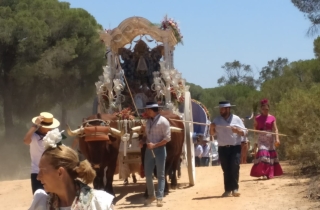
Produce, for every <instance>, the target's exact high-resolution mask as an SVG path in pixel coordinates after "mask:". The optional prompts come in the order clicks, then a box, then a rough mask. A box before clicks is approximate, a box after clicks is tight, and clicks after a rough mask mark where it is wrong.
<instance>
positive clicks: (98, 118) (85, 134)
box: [67, 111, 184, 195]
mask: <svg viewBox="0 0 320 210" xmlns="http://www.w3.org/2000/svg"><path fill="white" fill-rule="evenodd" d="M160 114H161V115H162V116H164V117H165V118H167V119H168V120H169V122H170V126H171V141H170V142H169V143H167V145H166V148H167V160H166V175H169V174H170V173H169V172H171V171H174V172H176V170H177V167H178V164H179V160H180V155H181V152H182V146H183V141H184V131H183V129H184V124H183V123H182V122H177V121H171V120H170V119H180V117H179V116H178V115H176V114H173V113H171V112H168V111H161V112H160ZM117 120H118V117H117V116H116V115H115V114H97V115H92V116H90V117H88V118H86V119H85V120H84V122H83V123H82V125H81V127H80V128H79V129H76V130H74V131H72V130H71V129H70V128H69V127H67V132H68V135H70V136H78V138H79V149H80V151H81V153H82V154H83V155H84V156H85V157H86V159H87V160H88V161H89V162H90V163H91V165H92V166H93V168H94V169H95V170H96V173H97V176H96V178H95V180H94V182H93V186H94V188H95V189H104V190H105V191H106V192H108V193H110V194H112V195H115V193H114V191H113V186H112V183H113V176H114V174H115V171H116V166H117V158H118V154H119V146H120V141H121V136H122V135H123V134H124V132H123V131H119V130H118V129H116V128H117V127H118V124H117ZM140 130H141V126H135V127H133V128H132V130H131V136H132V135H134V134H135V135H136V136H137V134H138V135H140V137H142V135H141V133H140ZM141 155H142V157H144V153H143V150H142V154H141ZM105 168H106V169H107V170H106V171H104V169H105ZM104 173H106V177H104ZM174 174H176V173H174ZM104 178H106V184H105V185H104V183H103V180H104ZM176 186H177V177H176V175H174V176H172V177H171V187H172V188H176ZM165 192H167V193H168V192H169V188H168V183H167V179H166V184H165Z"/></svg>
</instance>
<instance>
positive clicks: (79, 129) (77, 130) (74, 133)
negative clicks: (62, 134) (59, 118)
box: [66, 125, 83, 136]
mask: <svg viewBox="0 0 320 210" xmlns="http://www.w3.org/2000/svg"><path fill="white" fill-rule="evenodd" d="M66 130H67V133H68V135H69V136H77V135H79V134H80V133H81V131H83V127H82V126H81V127H80V128H78V129H76V130H74V131H73V130H71V129H70V126H69V125H67V129H66Z"/></svg>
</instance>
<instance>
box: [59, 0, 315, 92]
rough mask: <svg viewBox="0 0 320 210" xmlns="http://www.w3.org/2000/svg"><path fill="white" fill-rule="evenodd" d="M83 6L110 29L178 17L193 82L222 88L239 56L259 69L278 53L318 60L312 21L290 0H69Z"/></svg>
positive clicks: (183, 68) (182, 62)
mask: <svg viewBox="0 0 320 210" xmlns="http://www.w3.org/2000/svg"><path fill="white" fill-rule="evenodd" d="M64 1H67V2H69V3H70V4H71V7H73V8H83V9H85V10H87V11H88V12H89V13H90V14H91V15H93V16H94V17H95V18H96V20H97V21H98V23H99V24H101V25H102V26H103V27H104V28H105V29H113V28H115V27H117V26H118V25H119V24H120V23H121V22H122V21H123V20H125V19H126V18H129V17H132V16H140V17H144V18H146V19H148V20H149V21H150V22H152V23H160V22H161V20H162V19H163V17H164V16H165V15H166V14H167V15H168V17H169V18H173V19H175V20H177V21H178V23H179V26H180V29H181V32H182V35H183V36H184V38H183V42H184V44H183V45H177V46H176V50H175V52H174V53H175V54H174V56H175V57H174V66H175V68H176V69H177V70H178V71H180V72H182V76H183V77H184V78H185V79H186V80H187V82H190V83H194V84H197V85H200V86H201V87H203V88H212V87H216V86H218V84H217V80H218V79H219V78H220V77H221V76H223V75H224V71H223V69H222V68H221V66H223V65H224V64H225V63H226V62H232V61H234V60H238V61H240V62H241V63H244V64H247V65H250V66H251V67H252V69H253V70H254V72H255V74H254V75H255V77H259V73H258V72H259V70H261V68H262V67H264V66H266V65H267V62H268V61H270V60H272V59H277V58H278V57H282V58H288V59H289V61H290V62H292V61H297V60H304V59H311V58H314V53H313V40H314V39H315V38H316V37H315V36H313V37H310V36H307V35H306V33H307V30H308V28H309V27H310V22H309V21H308V20H307V19H306V18H305V17H304V16H303V13H301V12H299V11H298V9H297V8H296V7H294V6H293V4H292V3H291V1H290V0H268V1H257V0H242V1H239V0H197V1H191V0H184V1H182V0H179V1H178V0H161V1H159V0H158V1H156V0H148V1H147V0H138V1H130V0H116V1H107V0H90V1H89V0H64Z"/></svg>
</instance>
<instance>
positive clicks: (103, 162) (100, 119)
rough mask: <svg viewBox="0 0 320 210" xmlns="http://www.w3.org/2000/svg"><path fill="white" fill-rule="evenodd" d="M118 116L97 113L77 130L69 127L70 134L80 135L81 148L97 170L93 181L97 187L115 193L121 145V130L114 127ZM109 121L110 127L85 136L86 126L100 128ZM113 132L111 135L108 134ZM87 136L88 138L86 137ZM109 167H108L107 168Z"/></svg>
mask: <svg viewBox="0 0 320 210" xmlns="http://www.w3.org/2000/svg"><path fill="white" fill-rule="evenodd" d="M117 119H118V118H117V116H116V115H111V114H101V115H100V114H97V115H92V116H90V117H88V118H86V119H84V122H83V123H82V125H81V127H80V128H79V129H77V130H75V131H71V130H70V128H68V129H67V131H68V134H69V135H70V136H75V135H80V136H79V149H80V152H81V153H82V154H83V155H84V156H85V158H86V159H87V160H88V161H89V162H90V163H91V165H92V167H93V168H94V169H95V170H96V174H97V176H96V178H95V179H94V182H93V187H94V188H95V189H104V190H105V191H106V192H108V193H110V194H112V195H115V194H114V191H113V186H112V182H113V175H114V174H115V170H116V166H117V158H118V153H119V146H120V131H119V130H117V129H114V128H116V127H117V123H116V120H117ZM104 122H109V123H110V124H109V125H108V126H106V125H103V127H105V128H109V129H108V130H106V131H103V132H100V133H94V134H93V136H90V137H91V139H90V138H88V137H89V136H84V134H85V129H86V128H90V127H91V128H93V129H95V128H99V127H101V123H104ZM108 134H111V135H108ZM86 138H87V139H86ZM106 167H107V168H106ZM105 168H106V169H107V170H106V177H105V178H106V184H105V185H104V183H103V178H104V169H105Z"/></svg>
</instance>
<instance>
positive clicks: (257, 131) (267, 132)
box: [170, 119, 288, 136]
mask: <svg viewBox="0 0 320 210" xmlns="http://www.w3.org/2000/svg"><path fill="white" fill-rule="evenodd" d="M170 120H173V121H179V122H186V123H193V124H198V125H210V124H207V123H198V122H192V121H186V120H176V119H170ZM216 126H217V127H226V128H232V126H223V125H216ZM236 127H239V126H236ZM241 129H244V130H247V131H252V132H256V133H266V134H275V135H279V136H288V135H286V134H281V133H274V132H269V131H259V130H254V129H248V128H241Z"/></svg>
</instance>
